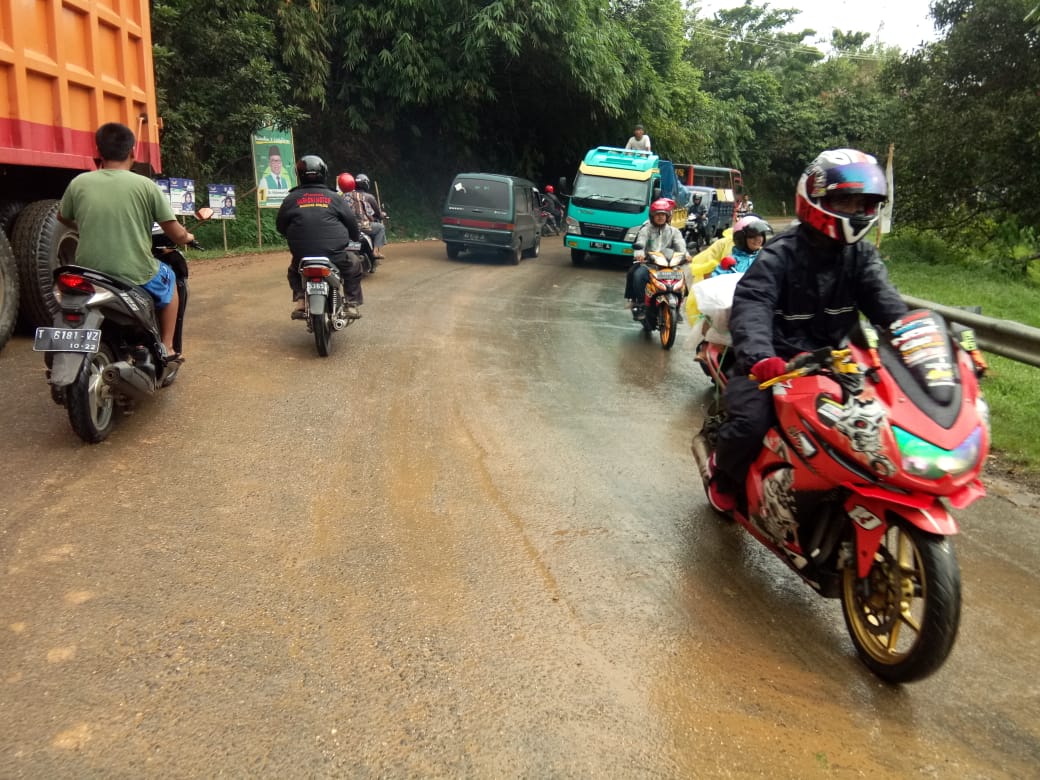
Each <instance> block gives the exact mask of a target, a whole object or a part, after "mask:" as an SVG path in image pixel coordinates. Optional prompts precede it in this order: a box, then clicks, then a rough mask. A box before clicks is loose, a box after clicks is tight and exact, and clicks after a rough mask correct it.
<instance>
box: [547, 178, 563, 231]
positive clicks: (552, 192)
mask: <svg viewBox="0 0 1040 780" xmlns="http://www.w3.org/2000/svg"><path fill="white" fill-rule="evenodd" d="M543 197H544V199H545V201H546V205H547V206H548V207H549V211H551V212H552V215H553V216H554V217H555V218H556V223H557V224H558V225H559V226H560V227H563V218H564V216H566V214H567V210H566V209H565V208H564V207H563V203H561V202H560V199H559V198H557V197H556V188H555V187H553V186H552V185H551V184H546V185H545V192H544V193H543Z"/></svg>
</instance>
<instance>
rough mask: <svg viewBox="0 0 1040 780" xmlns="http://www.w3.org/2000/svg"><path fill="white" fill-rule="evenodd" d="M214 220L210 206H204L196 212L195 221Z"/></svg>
mask: <svg viewBox="0 0 1040 780" xmlns="http://www.w3.org/2000/svg"><path fill="white" fill-rule="evenodd" d="M212 218H213V209H211V208H210V207H209V206H203V207H202V208H200V209H199V210H198V211H196V212H195V219H197V220H198V221H199V222H205V221H206V220H208V219H212Z"/></svg>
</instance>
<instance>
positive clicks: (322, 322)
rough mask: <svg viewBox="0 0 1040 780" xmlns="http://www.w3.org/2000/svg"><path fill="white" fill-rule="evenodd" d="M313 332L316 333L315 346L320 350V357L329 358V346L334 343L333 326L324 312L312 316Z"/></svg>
mask: <svg viewBox="0 0 1040 780" xmlns="http://www.w3.org/2000/svg"><path fill="white" fill-rule="evenodd" d="M311 330H312V331H314V346H315V347H317V349H318V355H320V356H321V357H328V356H329V345H330V344H331V343H332V325H331V323H329V317H328V315H327V314H326V313H325V312H324V311H322V312H318V313H317V314H313V313H312V314H311Z"/></svg>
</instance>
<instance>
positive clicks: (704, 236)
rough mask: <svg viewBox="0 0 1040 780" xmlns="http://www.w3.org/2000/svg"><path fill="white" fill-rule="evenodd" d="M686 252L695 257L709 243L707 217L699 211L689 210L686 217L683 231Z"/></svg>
mask: <svg viewBox="0 0 1040 780" xmlns="http://www.w3.org/2000/svg"><path fill="white" fill-rule="evenodd" d="M683 238H684V239H685V240H686V250H687V251H688V252H689V253H690V254H692V255H695V254H697V253H698V252H700V251H701V250H702V249H704V248H705V247H706V246H708V244H710V243H711V241H710V239H709V238H708V215H707V213H705V212H703V211H701V212H698V211H694V210H692V209H691V210H690V211H689V213H688V214H687V216H686V229H685V230H683Z"/></svg>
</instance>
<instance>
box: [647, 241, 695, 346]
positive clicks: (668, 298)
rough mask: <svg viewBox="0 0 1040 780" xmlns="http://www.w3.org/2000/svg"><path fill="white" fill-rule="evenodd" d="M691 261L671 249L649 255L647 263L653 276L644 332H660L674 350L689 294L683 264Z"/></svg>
mask: <svg viewBox="0 0 1040 780" xmlns="http://www.w3.org/2000/svg"><path fill="white" fill-rule="evenodd" d="M689 262H690V257H689V255H687V254H686V253H679V254H674V253H673V250H671V249H666V250H664V252H647V254H646V260H645V261H644V263H645V264H646V267H647V269H648V270H649V271H650V278H649V279H648V280H647V283H646V296H645V299H644V304H643V309H644V316H643V331H644V332H645V333H646V334H647V335H649V334H650V333H653V332H654V331H655V330H656V331H660V334H661V346H662V347H663V348H664V349H671V348H672V345H673V344H675V334H676V331H677V330H678V326H679V322H680V320H682V309H683V302H684V301H685V300H686V296H687V295H688V294H689V286H688V285H687V283H686V273H685V271H684V270H683V268H682V267H683V266H685V265H687V264H688V263H689Z"/></svg>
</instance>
